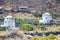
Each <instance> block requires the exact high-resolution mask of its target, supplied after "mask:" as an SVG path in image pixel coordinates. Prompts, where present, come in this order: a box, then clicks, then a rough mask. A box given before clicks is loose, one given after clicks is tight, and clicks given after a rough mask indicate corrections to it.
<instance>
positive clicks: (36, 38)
mask: <svg viewBox="0 0 60 40" xmlns="http://www.w3.org/2000/svg"><path fill="white" fill-rule="evenodd" d="M32 40H40V36H33V37H32Z"/></svg>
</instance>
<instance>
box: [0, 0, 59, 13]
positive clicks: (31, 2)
mask: <svg viewBox="0 0 60 40" xmlns="http://www.w3.org/2000/svg"><path fill="white" fill-rule="evenodd" d="M0 5H7V6H8V5H9V6H13V7H14V6H28V7H29V8H33V9H35V10H38V11H47V10H49V11H54V12H58V13H60V0H0Z"/></svg>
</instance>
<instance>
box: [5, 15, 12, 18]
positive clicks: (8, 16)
mask: <svg viewBox="0 0 60 40" xmlns="http://www.w3.org/2000/svg"><path fill="white" fill-rule="evenodd" d="M5 18H13V17H12V16H10V15H9V16H6V17H5Z"/></svg>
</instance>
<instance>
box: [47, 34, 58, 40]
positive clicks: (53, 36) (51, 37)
mask: <svg viewBox="0 0 60 40" xmlns="http://www.w3.org/2000/svg"><path fill="white" fill-rule="evenodd" d="M47 40H58V39H57V37H56V36H55V35H52V34H50V35H49V36H47Z"/></svg>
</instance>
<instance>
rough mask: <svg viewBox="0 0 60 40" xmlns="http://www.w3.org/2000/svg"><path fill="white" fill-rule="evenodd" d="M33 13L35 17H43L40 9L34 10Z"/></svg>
mask: <svg viewBox="0 0 60 40" xmlns="http://www.w3.org/2000/svg"><path fill="white" fill-rule="evenodd" d="M33 15H34V16H35V17H42V14H41V13H39V12H38V11H36V12H34V13H33Z"/></svg>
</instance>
